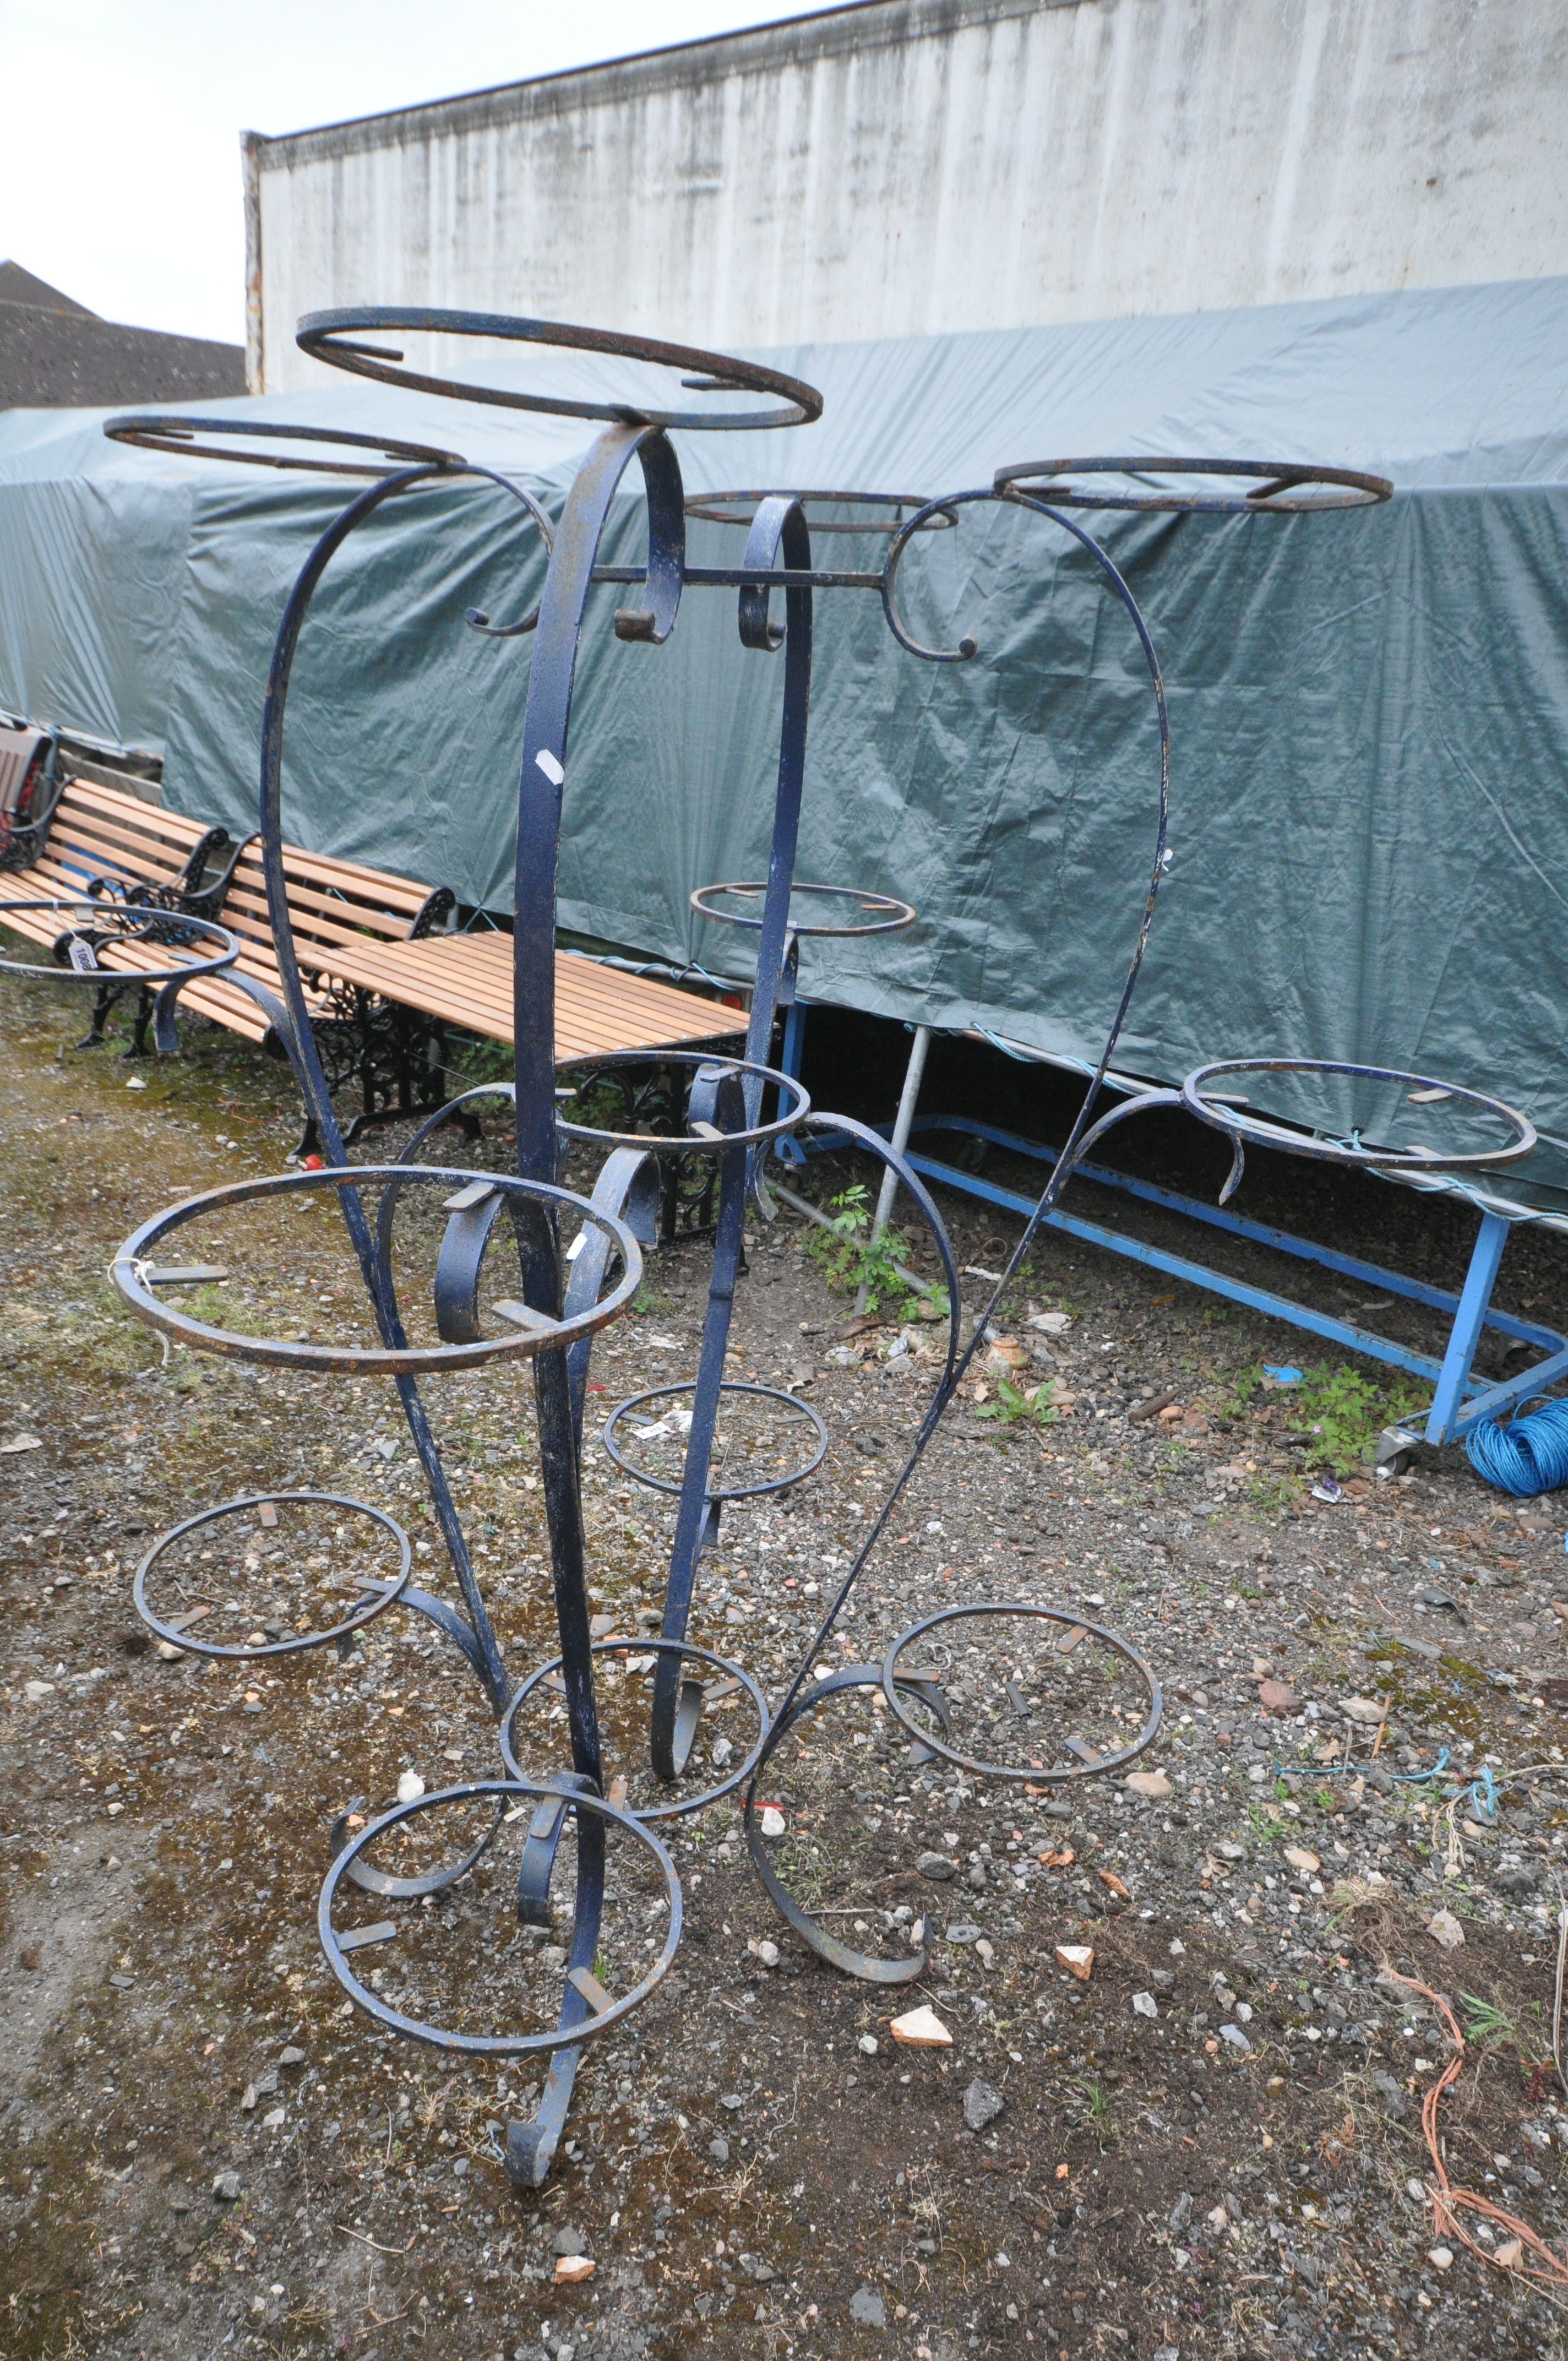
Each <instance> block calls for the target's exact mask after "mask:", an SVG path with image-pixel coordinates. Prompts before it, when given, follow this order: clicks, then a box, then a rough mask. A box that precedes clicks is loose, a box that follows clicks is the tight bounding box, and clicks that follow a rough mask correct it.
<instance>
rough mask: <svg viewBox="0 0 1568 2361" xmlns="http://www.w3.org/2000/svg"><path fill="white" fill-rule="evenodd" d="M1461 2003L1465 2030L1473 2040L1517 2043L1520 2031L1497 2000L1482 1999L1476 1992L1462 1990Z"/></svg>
mask: <svg viewBox="0 0 1568 2361" xmlns="http://www.w3.org/2000/svg"><path fill="white" fill-rule="evenodd" d="M1459 2005H1460V2008H1461V2010H1462V2011H1463V2012H1464V2030H1465V2033H1466V2035H1467V2037H1469V2039H1470V2040H1472V2041H1511V2042H1515V2043H1517V2042H1518V2040H1519V2032H1518V2028H1517V2027H1516V2026H1515V2024H1514V2021H1513V2019H1512V2017H1511V2016H1508V2015H1506V2014H1505V2012H1504V2011H1503V2010H1502V2009H1500V2008H1499V2007H1498V2006H1497V2003H1496V2002H1495V2001H1490V2000H1482V1999H1480V1998H1479V1996H1478V1995H1477V1994H1476V1993H1467V1992H1462V1993H1460V1995H1459Z"/></svg>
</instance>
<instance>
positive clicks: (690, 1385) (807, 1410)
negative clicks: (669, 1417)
mask: <svg viewBox="0 0 1568 2361" xmlns="http://www.w3.org/2000/svg"><path fill="white" fill-rule="evenodd" d="M696 1383H697V1381H696V1378H685V1379H677V1380H676V1381H675V1382H674V1384H672V1385H667V1386H651V1387H650V1388H649V1389H648V1391H647V1392H646V1393H641V1394H630V1395H628V1397H627V1399H626V1400H624V1401H619V1402H617V1403H616V1405H615V1408H614V1409H613V1410H612V1411H610V1413H609V1417H608V1418H607V1419H606V1421H605V1422H604V1427H603V1431H602V1433H601V1434H600V1437H599V1440H600V1441H601V1443H602V1444H604V1447H605V1449H606V1450H607V1451H608V1452H609V1455H610V1457H611V1458H612V1459H613V1460H614V1462H615V1464H616V1466H618V1467H619V1468H620V1472H621V1474H622V1475H623V1476H630V1478H631V1480H632V1482H633V1483H634V1484H641V1485H643V1486H645V1487H646V1488H647V1489H648V1490H649V1491H650V1492H665V1493H668V1494H669V1495H670V1497H671V1498H672V1499H679V1498H680V1494H681V1479H680V1478H679V1477H668V1476H656V1475H655V1474H654V1473H653V1471H652V1468H649V1467H639V1466H637V1465H636V1463H635V1461H633V1460H630V1459H628V1458H627V1456H626V1455H625V1453H624V1451H623V1450H622V1448H621V1444H620V1436H619V1435H618V1434H617V1433H616V1431H615V1430H616V1428H617V1427H618V1426H619V1425H620V1422H621V1420H622V1419H623V1418H630V1416H631V1415H632V1413H633V1411H640V1410H643V1409H645V1408H646V1407H647V1405H648V1404H649V1403H650V1402H660V1401H668V1400H671V1398H672V1397H673V1396H674V1395H677V1394H689V1393H695V1392H696ZM718 1391H719V1395H720V1398H721V1399H722V1397H723V1396H724V1395H725V1394H749V1395H751V1396H752V1397H753V1398H755V1399H758V1400H764V1401H774V1402H782V1403H784V1404H785V1405H787V1407H788V1408H789V1409H790V1410H792V1411H797V1412H799V1413H800V1414H801V1415H802V1416H803V1417H804V1419H805V1421H806V1426H807V1428H808V1429H810V1428H815V1429H816V1449H815V1450H814V1451H813V1452H812V1454H811V1455H810V1457H809V1458H807V1459H805V1460H803V1461H802V1463H801V1465H800V1466H798V1467H792V1468H791V1469H790V1471H789V1473H788V1474H787V1475H786V1476H770V1477H767V1478H766V1479H765V1480H764V1481H763V1482H762V1483H758V1484H731V1485H723V1484H710V1485H709V1486H708V1487H707V1498H708V1499H709V1500H711V1501H714V1502H715V1503H717V1504H718V1506H720V1507H722V1505H723V1503H724V1502H725V1501H726V1500H756V1499H762V1498H763V1496H764V1495H765V1494H767V1493H769V1492H787V1491H788V1490H789V1489H790V1488H791V1486H792V1485H795V1484H804V1483H805V1481H806V1477H808V1476H815V1475H816V1473H817V1469H818V1468H819V1467H820V1466H821V1465H822V1462H823V1460H824V1459H825V1458H826V1456H827V1455H828V1429H827V1427H826V1426H825V1425H824V1424H823V1422H822V1420H821V1419H820V1418H819V1417H818V1415H817V1411H815V1410H813V1408H812V1406H811V1404H810V1403H809V1402H808V1401H802V1400H801V1398H800V1396H799V1395H798V1394H791V1393H785V1392H784V1389H783V1387H782V1386H760V1385H756V1384H754V1383H751V1382H750V1381H744V1380H742V1379H741V1378H724V1379H723V1381H722V1382H721V1384H720V1386H719V1388H718Z"/></svg>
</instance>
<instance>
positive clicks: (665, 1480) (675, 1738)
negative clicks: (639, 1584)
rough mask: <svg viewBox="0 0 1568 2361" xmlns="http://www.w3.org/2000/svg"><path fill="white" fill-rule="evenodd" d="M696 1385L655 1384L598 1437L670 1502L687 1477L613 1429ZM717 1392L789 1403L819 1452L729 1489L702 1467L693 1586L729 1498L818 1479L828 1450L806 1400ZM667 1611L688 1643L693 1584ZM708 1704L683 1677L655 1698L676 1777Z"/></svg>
mask: <svg viewBox="0 0 1568 2361" xmlns="http://www.w3.org/2000/svg"><path fill="white" fill-rule="evenodd" d="M698 1383H699V1380H698V1379H697V1378H687V1379H686V1380H685V1381H684V1382H682V1381H680V1380H676V1381H675V1382H674V1383H672V1384H669V1385H663V1386H654V1387H652V1389H650V1390H649V1391H648V1392H646V1393H641V1394H633V1395H632V1396H631V1397H630V1400H626V1401H621V1402H617V1404H616V1406H615V1408H614V1409H613V1410H612V1411H610V1413H609V1417H608V1418H607V1419H606V1421H605V1423H604V1427H603V1430H602V1433H601V1438H600V1439H601V1440H602V1442H603V1444H604V1447H605V1449H606V1451H607V1452H608V1453H609V1456H610V1458H611V1459H612V1460H613V1461H614V1462H615V1465H616V1466H618V1467H619V1468H620V1471H621V1473H622V1474H623V1475H625V1476H630V1477H631V1479H632V1481H633V1482H634V1483H637V1484H641V1485H642V1486H643V1487H644V1488H646V1489H647V1490H649V1491H652V1492H663V1493H664V1494H665V1495H666V1496H667V1497H669V1498H671V1499H680V1498H681V1497H682V1495H683V1493H684V1492H685V1477H684V1476H683V1477H681V1478H679V1479H674V1478H672V1477H665V1476H657V1475H655V1474H654V1473H653V1472H652V1469H650V1468H643V1467H639V1466H636V1464H635V1463H634V1462H633V1461H631V1460H630V1459H628V1458H627V1457H626V1456H625V1455H624V1454H623V1452H622V1450H621V1448H620V1439H619V1437H618V1436H617V1434H616V1433H615V1428H616V1427H617V1425H618V1424H619V1423H620V1420H621V1419H622V1418H623V1417H626V1416H630V1413H631V1412H632V1411H637V1410H640V1409H641V1408H643V1407H644V1406H645V1405H646V1404H648V1403H652V1402H658V1401H666V1400H669V1399H670V1397H671V1396H672V1395H680V1394H692V1395H695V1394H696V1391H697V1389H698ZM716 1390H717V1397H718V1402H722V1400H723V1399H724V1396H725V1395H726V1394H745V1395H749V1396H751V1397H752V1398H753V1399H756V1400H766V1401H773V1402H780V1403H784V1404H787V1406H788V1407H789V1409H790V1410H791V1411H795V1412H796V1413H797V1414H802V1415H804V1417H805V1419H806V1422H807V1424H808V1425H809V1426H810V1427H814V1428H815V1429H816V1438H815V1440H816V1449H815V1450H814V1451H813V1453H812V1454H811V1455H810V1457H809V1458H807V1459H806V1460H805V1461H803V1462H802V1464H801V1465H800V1466H797V1467H794V1468H792V1469H790V1470H789V1472H788V1473H787V1474H786V1475H784V1476H772V1477H767V1478H765V1479H764V1480H763V1481H762V1482H761V1483H757V1484H736V1485H730V1486H724V1485H716V1484H715V1483H714V1482H713V1481H712V1467H711V1455H710V1463H709V1465H708V1466H706V1467H705V1468H704V1469H703V1498H702V1521H701V1526H700V1529H699V1534H698V1540H697V1544H696V1552H695V1554H694V1555H693V1557H692V1560H691V1574H692V1578H693V1581H694V1582H695V1576H696V1565H697V1561H698V1560H699V1559H700V1557H701V1555H702V1554H703V1551H704V1549H705V1548H707V1547H712V1546H715V1545H716V1544H717V1539H718V1521H719V1518H720V1517H721V1515H722V1514H723V1510H724V1503H725V1502H726V1501H727V1500H750V1499H761V1498H762V1497H763V1496H764V1495H766V1494H768V1493H771V1492H782V1491H786V1490H787V1489H788V1488H790V1487H791V1486H792V1485H795V1484H799V1483H803V1482H804V1481H805V1479H806V1477H808V1476H811V1475H814V1474H815V1473H816V1471H817V1468H818V1467H820V1466H821V1465H822V1462H823V1459H824V1458H825V1456H826V1455H827V1451H828V1429H827V1427H826V1426H825V1425H824V1424H823V1422H822V1421H821V1419H820V1418H819V1417H818V1416H817V1412H816V1411H815V1410H813V1408H812V1407H811V1404H810V1403H809V1402H805V1401H802V1400H800V1398H799V1396H798V1395H796V1394H789V1393H785V1392H784V1390H783V1389H781V1388H780V1387H778V1386H760V1385H756V1384H753V1383H749V1382H743V1381H742V1380H741V1379H740V1378H723V1379H721V1380H720V1382H719V1384H718V1388H717V1389H716ZM716 1406H717V1405H716ZM664 1611H665V1616H666V1619H669V1618H671V1617H673V1618H674V1629H671V1628H670V1625H669V1622H668V1620H667V1621H666V1637H667V1639H668V1640H670V1641H682V1640H684V1638H685V1628H686V1622H687V1619H688V1617H689V1615H690V1612H691V1588H690V1586H689V1585H687V1586H678V1585H676V1584H675V1583H674V1581H670V1582H667V1583H666V1587H665V1597H664ZM661 1686H663V1684H661ZM704 1701H705V1700H704V1691H703V1688H702V1686H701V1684H700V1683H698V1682H695V1681H688V1680H685V1679H683V1680H682V1681H681V1683H680V1686H679V1690H678V1692H677V1693H676V1695H675V1697H674V1698H673V1699H667V1698H659V1697H656V1698H655V1705H654V1722H655V1729H656V1731H659V1732H661V1733H662V1736H663V1741H664V1742H665V1744H666V1745H667V1752H665V1753H664V1754H663V1760H664V1761H665V1762H667V1764H668V1770H669V1773H670V1774H671V1775H673V1776H674V1777H675V1778H679V1777H680V1776H681V1774H682V1773H683V1772H684V1771H685V1767H686V1764H687V1763H688V1762H689V1760H690V1758H691V1751H692V1748H693V1746H694V1745H695V1743H696V1731H697V1722H698V1719H699V1718H700V1716H701V1712H702V1708H703V1704H704ZM662 1718H663V1719H662ZM655 1759H656V1761H657V1760H659V1759H660V1753H659V1749H658V1747H657V1746H656V1749H655ZM729 1784H731V1785H733V1784H735V1783H734V1782H733V1781H731V1782H730V1783H729Z"/></svg>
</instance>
